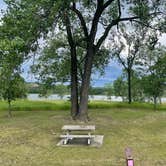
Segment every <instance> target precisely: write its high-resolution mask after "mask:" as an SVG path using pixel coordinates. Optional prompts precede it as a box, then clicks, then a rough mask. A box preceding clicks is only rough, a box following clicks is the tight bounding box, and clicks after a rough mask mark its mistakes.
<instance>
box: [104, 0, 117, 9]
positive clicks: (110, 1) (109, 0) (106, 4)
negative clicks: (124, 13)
mask: <svg viewBox="0 0 166 166" xmlns="http://www.w3.org/2000/svg"><path fill="white" fill-rule="evenodd" d="M113 1H115V0H108V1H107V2H106V3H105V4H104V5H103V8H104V9H105V8H107V7H108V6H109V5H110V4H111V3H112V2H113Z"/></svg>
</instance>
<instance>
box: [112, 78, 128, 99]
mask: <svg viewBox="0 0 166 166" xmlns="http://www.w3.org/2000/svg"><path fill="white" fill-rule="evenodd" d="M113 89H114V93H115V96H120V97H122V100H123V101H125V100H126V97H127V83H126V81H125V80H124V76H123V75H122V76H120V77H118V78H117V79H116V80H115V81H114V82H113Z"/></svg>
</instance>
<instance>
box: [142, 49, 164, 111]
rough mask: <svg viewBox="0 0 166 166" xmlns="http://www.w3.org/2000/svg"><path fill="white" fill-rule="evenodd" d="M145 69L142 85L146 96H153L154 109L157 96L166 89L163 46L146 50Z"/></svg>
mask: <svg viewBox="0 0 166 166" xmlns="http://www.w3.org/2000/svg"><path fill="white" fill-rule="evenodd" d="M146 54H147V56H146V57H145V58H146V62H145V63H146V69H145V68H144V69H143V70H144V72H145V71H146V72H145V73H144V74H143V78H142V87H143V90H144V93H145V94H146V96H147V97H152V98H153V103H154V110H156V105H157V98H159V97H161V96H162V95H163V94H164V91H165V89H166V84H165V83H166V73H165V71H166V63H165V62H166V51H165V48H162V47H160V48H154V49H153V50H151V49H150V50H149V51H148V50H147V52H146Z"/></svg>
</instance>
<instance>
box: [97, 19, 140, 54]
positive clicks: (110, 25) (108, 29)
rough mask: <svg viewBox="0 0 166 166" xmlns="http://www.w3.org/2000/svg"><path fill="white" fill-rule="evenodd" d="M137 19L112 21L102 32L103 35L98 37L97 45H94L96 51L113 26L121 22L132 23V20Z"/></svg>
mask: <svg viewBox="0 0 166 166" xmlns="http://www.w3.org/2000/svg"><path fill="white" fill-rule="evenodd" d="M138 18H139V17H137V16H135V17H125V18H118V19H116V20H112V22H111V23H110V24H109V25H108V26H107V28H106V29H105V31H104V34H103V35H102V36H101V37H100V39H99V40H98V42H97V44H96V48H95V49H96V51H97V50H98V49H99V48H100V46H101V44H102V43H103V41H104V40H105V39H106V37H107V35H108V33H109V31H110V29H111V28H112V27H113V26H114V25H117V24H118V23H119V22H121V21H132V20H134V19H138Z"/></svg>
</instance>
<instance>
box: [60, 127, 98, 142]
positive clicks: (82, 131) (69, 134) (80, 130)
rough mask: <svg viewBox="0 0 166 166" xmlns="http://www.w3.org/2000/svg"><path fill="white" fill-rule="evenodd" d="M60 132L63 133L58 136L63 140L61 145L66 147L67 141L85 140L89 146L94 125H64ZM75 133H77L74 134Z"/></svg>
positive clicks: (92, 136)
mask: <svg viewBox="0 0 166 166" xmlns="http://www.w3.org/2000/svg"><path fill="white" fill-rule="evenodd" d="M62 130H63V131H64V132H65V134H64V135H60V138H63V139H64V141H63V144H64V145H66V144H67V143H68V141H69V140H72V139H73V138H86V139H87V143H88V145H90V144H91V139H92V138H94V137H95V136H94V135H92V134H91V132H93V131H95V126H94V125H64V126H63V127H62ZM75 131H77V133H75Z"/></svg>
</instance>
